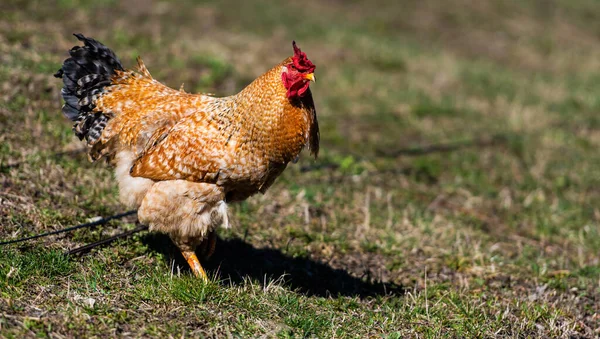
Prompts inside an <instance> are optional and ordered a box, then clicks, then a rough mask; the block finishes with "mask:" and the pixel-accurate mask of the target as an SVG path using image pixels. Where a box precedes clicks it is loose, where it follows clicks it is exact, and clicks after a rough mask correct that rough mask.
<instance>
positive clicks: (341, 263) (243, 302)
mask: <svg viewBox="0 0 600 339" xmlns="http://www.w3.org/2000/svg"><path fill="white" fill-rule="evenodd" d="M77 32H81V33H84V34H86V35H88V36H92V37H94V38H96V39H99V40H100V41H103V42H104V43H105V44H107V45H108V46H110V47H111V48H113V49H114V50H115V51H116V52H117V53H118V55H119V56H120V58H121V60H122V62H123V64H124V65H125V66H127V67H132V66H133V65H134V64H135V61H134V60H135V57H136V56H138V55H141V56H142V57H143V58H144V61H145V63H146V65H147V66H148V68H149V69H150V71H151V72H152V73H153V75H154V77H155V78H156V79H159V80H161V81H163V82H165V83H166V84H168V85H170V86H172V87H175V88H179V86H180V85H181V84H182V83H184V84H185V88H186V90H188V91H203V92H211V93H216V94H217V95H228V94H232V93H235V92H237V91H238V90H240V89H241V88H243V87H244V86H245V85H246V84H247V83H249V82H250V81H251V80H252V79H253V78H255V77H256V76H258V75H260V74H261V73H262V72H264V71H266V70H267V69H269V68H270V67H272V65H275V64H276V63H278V62H279V61H281V60H282V59H284V58H285V57H287V56H289V55H291V52H292V48H291V41H292V40H294V39H295V40H296V41H297V42H298V44H299V46H300V47H301V48H302V49H303V51H305V52H306V53H307V54H308V56H309V57H310V58H311V60H312V61H313V62H314V63H315V64H316V65H317V69H316V73H315V74H316V77H317V82H316V83H315V84H313V85H311V88H312V91H313V95H314V98H315V102H316V106H317V109H318V115H319V121H320V126H321V138H322V145H321V154H320V157H319V158H318V159H317V160H313V159H311V158H310V157H309V156H308V154H305V155H304V156H303V157H302V158H301V160H300V162H299V163H298V164H295V165H292V166H290V167H289V168H288V169H287V170H286V172H285V173H284V174H283V176H282V177H281V178H280V179H279V180H278V181H277V182H276V183H275V185H273V187H272V188H271V189H270V190H269V192H267V194H265V195H264V196H255V197H253V198H251V199H249V200H248V201H247V202H244V203H241V204H237V205H233V206H232V207H231V220H232V223H233V227H232V228H231V229H230V230H224V229H223V230H220V231H219V239H218V243H217V252H216V253H215V255H214V257H213V258H212V259H211V260H210V262H208V263H207V267H208V272H209V275H211V276H212V281H211V282H210V283H208V284H203V283H202V282H201V281H199V280H198V279H195V278H194V277H192V276H191V274H190V271H189V269H188V268H187V267H186V263H185V262H184V261H183V259H182V258H181V257H180V255H179V254H178V252H177V250H176V249H175V248H174V246H173V245H172V244H171V243H170V241H169V240H168V238H166V237H165V236H161V235H157V234H148V233H146V232H141V233H137V234H136V235H134V236H131V237H129V238H126V239H122V240H119V241H117V242H114V243H112V244H110V245H108V246H103V247H99V248H96V249H93V250H92V251H91V252H88V253H84V254H81V255H71V256H69V255H66V254H64V253H65V252H66V251H68V250H69V249H73V248H76V247H78V246H82V245H85V244H88V243H91V242H94V241H97V240H100V239H103V238H106V237H108V236H110V235H114V234H117V233H120V232H123V231H125V230H131V229H133V228H135V227H136V223H135V222H136V220H135V217H127V218H123V219H120V220H113V221H111V222H110V223H108V224H107V225H103V226H97V227H94V228H87V229H81V230H77V231H75V232H72V233H68V234H62V235H57V236H51V237H45V238H41V239H38V240H34V241H30V242H27V243H23V244H18V245H10V246H3V247H0V337H7V338H11V337H13V338H21V337H51V338H63V337H103V338H104V337H106V336H107V335H111V336H131V337H140V336H148V337H161V338H164V337H173V338H175V337H177V338H179V337H203V336H204V337H225V336H233V337H261V336H262V337H280V338H296V337H305V338H313V337H318V338H333V337H336V338H347V337H360V338H365V337H385V338H401V337H427V338H429V337H459V338H465V337H565V338H593V337H597V336H600V256H599V255H598V253H600V237H599V233H600V207H599V206H600V152H599V151H598V149H599V146H600V114H599V113H600V112H599V110H600V99H598V98H599V93H600V44H599V43H598V42H599V37H600V7H599V5H598V3H597V2H596V1H595V0H577V1H574V0H552V1H541V0H524V1H504V0H491V1H468V0H452V1H434V0H423V1H418V0H413V1H401V2H398V1H384V0H381V1H379V2H378V3H377V4H375V3H374V2H367V1H364V2H359V1H349V2H342V1H313V0H306V1H301V2H300V1H296V2H290V3H289V4H287V5H284V4H283V2H279V1H258V2H244V1H239V0H228V1H224V2H216V1H210V2H206V3H199V2H198V3H195V2H191V1H190V2H185V3H183V4H179V3H177V2H158V1H151V0H137V1H131V2H124V3H122V4H119V2H116V1H107V0H104V1H96V2H93V3H92V2H90V3H88V2H83V1H75V0H71V1H69V0H62V1H56V2H50V1H36V2H25V1H16V0H8V1H3V2H2V3H1V4H0V239H3V240H5V239H16V238H19V237H23V236H27V235H33V234H37V233H40V232H46V231H52V230H57V229H62V228H65V227H68V226H73V225H76V224H80V223H84V222H87V221H89V220H90V219H91V218H95V217H98V216H103V217H106V216H110V215H114V214H118V213H121V212H124V211H125V209H124V207H123V206H122V205H120V204H119V202H118V200H117V194H116V193H117V191H116V186H115V182H114V180H113V178H112V174H111V171H110V170H109V169H108V168H107V166H106V164H104V163H103V162H98V163H94V164H91V163H89V162H88V161H87V158H86V155H85V153H84V150H83V145H82V144H81V143H80V142H79V141H78V140H76V138H74V137H73V133H72V132H71V125H70V123H69V122H68V121H67V120H66V119H65V118H64V117H63V116H62V114H61V113H60V106H61V101H60V86H61V84H60V81H59V80H58V79H55V78H53V77H52V74H53V73H54V72H55V71H56V70H57V69H58V68H59V66H60V64H61V62H62V60H64V59H65V58H66V50H68V49H69V48H70V47H72V46H73V45H74V44H76V43H77V42H76V39H75V38H74V37H73V36H72V35H71V34H72V33H77Z"/></svg>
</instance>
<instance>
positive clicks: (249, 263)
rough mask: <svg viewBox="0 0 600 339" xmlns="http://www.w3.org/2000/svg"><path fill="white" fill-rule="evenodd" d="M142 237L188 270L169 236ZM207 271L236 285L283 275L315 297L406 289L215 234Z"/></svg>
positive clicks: (287, 283) (288, 282)
mask: <svg viewBox="0 0 600 339" xmlns="http://www.w3.org/2000/svg"><path fill="white" fill-rule="evenodd" d="M142 241H143V242H144V243H145V244H146V245H147V246H148V247H149V249H151V250H153V251H157V252H161V253H163V254H164V255H165V258H166V260H168V261H169V262H170V261H171V260H174V261H175V265H177V266H179V267H181V268H184V270H185V272H186V273H189V274H191V272H190V270H189V267H188V264H187V262H186V261H185V260H184V259H183V257H182V256H181V254H180V252H179V251H178V249H177V247H176V246H175V245H173V243H172V242H171V240H170V239H169V237H168V236H166V235H163V234H147V235H145V236H144V237H142ZM202 263H203V266H204V268H206V269H207V273H208V274H209V275H210V276H212V275H213V274H216V276H217V279H218V280H220V281H221V283H222V284H229V283H231V284H233V285H238V284H242V283H244V280H245V279H248V278H250V279H252V280H254V281H259V282H260V283H261V284H262V285H265V284H269V283H270V282H271V281H273V280H277V279H283V282H284V286H286V287H288V288H290V289H292V290H295V291H298V292H299V293H302V294H305V295H307V296H318V297H336V296H350V297H360V298H365V297H370V296H378V295H400V294H404V293H405V289H404V288H403V287H402V286H400V285H396V284H393V283H383V282H377V281H366V280H368V279H360V278H357V277H354V276H352V275H350V274H349V273H348V272H346V271H345V270H342V269H336V268H332V267H331V266H329V265H328V264H326V263H322V262H319V261H316V260H313V259H310V258H306V257H296V258H294V257H291V256H288V255H286V254H284V253H282V252H281V251H280V250H277V249H272V248H256V247H254V246H252V245H251V244H248V243H246V242H244V241H243V240H241V239H238V238H233V239H221V238H217V246H216V250H215V253H214V254H213V255H212V257H211V258H210V259H209V260H202Z"/></svg>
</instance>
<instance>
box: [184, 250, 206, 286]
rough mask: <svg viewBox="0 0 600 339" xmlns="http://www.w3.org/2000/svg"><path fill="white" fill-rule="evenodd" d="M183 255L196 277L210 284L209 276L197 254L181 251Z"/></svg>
mask: <svg viewBox="0 0 600 339" xmlns="http://www.w3.org/2000/svg"><path fill="white" fill-rule="evenodd" d="M181 254H183V257H184V258H185V260H187V262H188V264H189V265H190V268H191V269H192V272H193V273H194V275H195V276H196V277H197V278H202V280H203V281H204V282H208V276H207V275H206V272H205V271H204V268H202V265H200V261H199V260H198V257H197V256H196V252H194V251H181Z"/></svg>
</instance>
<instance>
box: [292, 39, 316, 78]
mask: <svg viewBox="0 0 600 339" xmlns="http://www.w3.org/2000/svg"><path fill="white" fill-rule="evenodd" d="M292 46H294V57H293V58H292V61H293V63H294V67H296V69H297V70H298V71H299V72H303V73H304V72H308V73H313V72H314V71H315V68H316V66H315V65H314V64H313V63H312V62H311V61H310V60H308V58H307V57H306V53H304V52H302V51H301V50H300V48H298V46H296V41H292Z"/></svg>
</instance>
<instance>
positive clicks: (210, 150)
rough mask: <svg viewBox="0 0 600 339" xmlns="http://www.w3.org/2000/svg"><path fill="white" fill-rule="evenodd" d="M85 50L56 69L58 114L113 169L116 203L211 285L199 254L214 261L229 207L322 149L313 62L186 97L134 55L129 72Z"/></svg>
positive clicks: (89, 46)
mask: <svg viewBox="0 0 600 339" xmlns="http://www.w3.org/2000/svg"><path fill="white" fill-rule="evenodd" d="M75 36H76V37H77V39H79V41H82V42H83V46H75V47H73V48H72V49H71V50H70V51H69V54H70V57H69V58H67V59H66V60H65V61H64V63H63V65H62V67H61V69H60V70H58V72H57V73H56V74H55V75H54V76H55V77H57V78H62V80H63V83H64V87H63V88H62V91H61V94H62V97H63V99H64V105H63V107H62V112H63V114H64V115H65V116H66V117H67V118H69V119H70V120H72V121H73V122H74V126H73V130H74V132H75V134H76V135H77V137H79V139H80V140H84V139H85V142H86V143H87V146H88V156H89V159H90V160H91V161H96V160H98V159H100V158H103V157H104V158H107V159H108V160H109V162H110V163H111V164H112V165H114V167H115V178H116V181H117V183H118V186H119V199H120V201H121V202H122V203H124V204H125V205H127V206H128V207H130V208H137V209H138V219H139V221H140V222H141V223H143V224H145V225H148V226H149V229H150V231H156V232H163V233H166V234H168V235H169V236H170V238H171V239H172V241H173V242H174V243H175V245H177V247H178V248H179V249H180V251H181V253H182V255H183V257H184V258H185V259H186V261H187V262H188V264H189V265H190V268H191V270H192V272H193V273H194V275H196V276H197V277H200V278H202V279H203V280H204V281H206V280H207V275H206V272H205V271H204V269H203V268H202V265H201V264H200V261H199V260H198V257H197V256H196V253H195V251H196V248H197V247H198V246H202V247H203V248H204V250H205V252H207V256H210V254H212V252H213V251H214V248H215V241H216V235H215V229H216V228H217V227H218V226H224V227H229V221H228V214H227V204H228V203H230V202H236V201H242V200H245V199H247V198H248V197H250V196H252V195H254V194H256V193H258V192H261V193H265V191H266V190H267V189H268V188H269V186H271V185H272V184H273V182H274V181H275V179H276V178H277V177H278V176H279V175H280V174H281V173H282V172H283V170H284V169H285V168H286V166H287V164H288V163H289V162H290V161H295V160H296V159H297V158H298V156H299V154H300V151H301V150H302V149H303V148H304V147H306V146H308V148H309V149H310V151H311V154H312V155H314V156H315V158H316V156H317V153H318V151H319V127H318V123H317V116H316V111H315V105H314V102H313V98H312V94H311V91H310V89H309V84H310V81H314V80H315V76H314V70H315V65H314V64H313V63H312V62H311V61H310V60H309V59H308V57H307V56H306V53H304V52H302V51H301V50H300V48H298V46H296V43H295V42H293V43H292V45H293V49H294V54H293V56H291V57H288V58H286V59H285V60H283V61H282V62H281V63H279V64H278V65H276V66H275V67H273V68H271V69H270V70H269V71H267V72H266V73H265V74H263V75H261V76H259V77H258V78H257V79H256V80H254V81H253V82H252V83H250V84H249V85H248V86H247V87H246V88H244V89H243V90H242V91H240V92H239V93H237V94H235V95H232V96H228V97H221V98H218V97H214V96H210V95H205V94H190V93H186V92H185V91H183V89H180V90H175V89H172V88H169V87H167V86H165V85H163V84H161V83H160V82H158V81H157V80H154V79H153V78H152V76H151V75H150V72H149V71H148V69H147V68H146V67H145V65H144V63H143V61H142V60H141V59H140V58H139V57H138V60H137V61H138V69H137V71H135V70H126V69H124V68H123V66H122V65H121V62H120V61H119V59H118V58H117V56H116V55H115V53H114V52H113V51H112V50H110V49H109V48H107V47H106V46H104V45H103V44H102V43H100V42H98V41H96V40H94V39H91V38H87V37H85V36H83V35H82V34H75Z"/></svg>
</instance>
